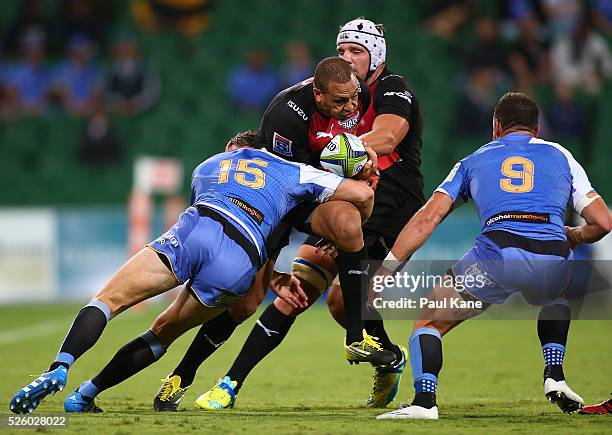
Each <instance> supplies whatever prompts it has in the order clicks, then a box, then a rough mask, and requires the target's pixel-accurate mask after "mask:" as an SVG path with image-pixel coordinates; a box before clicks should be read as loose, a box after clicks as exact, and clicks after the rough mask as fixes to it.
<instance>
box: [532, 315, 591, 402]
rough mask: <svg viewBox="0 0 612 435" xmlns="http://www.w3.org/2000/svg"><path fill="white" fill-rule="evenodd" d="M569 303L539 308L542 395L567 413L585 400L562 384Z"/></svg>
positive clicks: (568, 322)
mask: <svg viewBox="0 0 612 435" xmlns="http://www.w3.org/2000/svg"><path fill="white" fill-rule="evenodd" d="M570 319H571V311H570V307H569V305H568V304H564V303H554V304H551V305H547V306H544V307H542V309H541V310H540V313H539V315H538V338H539V339H540V344H541V345H542V353H543V355H544V394H545V395H546V397H547V398H548V400H550V401H551V402H553V403H556V404H557V405H558V406H559V408H560V409H561V410H562V411H563V412H566V413H571V412H574V411H577V410H578V409H579V408H580V406H581V405H583V404H584V400H582V397H580V396H579V395H578V394H576V393H575V392H574V391H572V389H571V388H570V387H569V386H568V385H567V383H566V382H565V374H564V373H563V357H564V356H565V347H566V344H567V335H568V332H569V327H570Z"/></svg>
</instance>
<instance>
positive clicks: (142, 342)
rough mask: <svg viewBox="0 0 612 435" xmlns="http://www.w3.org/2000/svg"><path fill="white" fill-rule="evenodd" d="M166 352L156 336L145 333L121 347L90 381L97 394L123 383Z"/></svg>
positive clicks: (149, 332)
mask: <svg viewBox="0 0 612 435" xmlns="http://www.w3.org/2000/svg"><path fill="white" fill-rule="evenodd" d="M165 352H166V349H165V348H164V347H163V346H162V345H161V343H160V342H159V340H158V339H157V336H156V335H155V334H154V333H153V332H151V331H147V332H145V333H144V334H141V335H140V336H138V337H136V338H135V339H134V340H132V341H130V342H129V343H128V344H126V345H125V346H123V347H122V348H121V349H119V351H118V352H117V353H116V354H115V356H114V357H113V359H112V360H111V361H110V362H109V363H108V364H107V365H106V367H104V368H103V369H102V371H101V372H100V373H98V374H97V375H96V376H94V377H93V378H92V379H91V382H92V383H93V384H94V385H95V386H96V387H97V388H98V390H99V391H98V393H99V392H102V391H104V390H106V389H108V388H111V387H114V386H115V385H117V384H119V383H121V382H123V381H125V380H126V379H127V378H129V377H130V376H133V375H135V374H136V373H138V372H139V371H141V370H143V369H144V368H146V367H148V366H150V365H151V364H153V363H154V362H155V361H157V360H158V359H160V358H161V357H162V355H163V354H164V353H165Z"/></svg>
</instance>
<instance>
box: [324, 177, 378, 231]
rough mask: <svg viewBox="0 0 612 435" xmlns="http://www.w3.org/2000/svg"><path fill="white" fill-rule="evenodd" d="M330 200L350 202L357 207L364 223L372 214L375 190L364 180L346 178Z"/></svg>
mask: <svg viewBox="0 0 612 435" xmlns="http://www.w3.org/2000/svg"><path fill="white" fill-rule="evenodd" d="M329 200H330V201H347V202H350V203H351V204H353V205H354V206H355V207H357V209H358V210H359V214H360V215H361V222H362V223H364V222H365V221H366V220H367V219H368V218H369V217H370V215H371V214H372V208H373V207H374V191H373V190H372V189H371V188H370V187H369V186H368V185H367V184H366V183H364V182H362V181H355V180H344V181H343V182H342V183H340V185H339V186H338V188H337V189H336V191H335V192H334V194H333V195H332V196H331V197H330V198H329Z"/></svg>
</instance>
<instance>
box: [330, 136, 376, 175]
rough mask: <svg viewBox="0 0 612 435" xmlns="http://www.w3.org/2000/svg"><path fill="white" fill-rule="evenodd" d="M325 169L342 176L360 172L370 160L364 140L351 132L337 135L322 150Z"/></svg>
mask: <svg viewBox="0 0 612 435" xmlns="http://www.w3.org/2000/svg"><path fill="white" fill-rule="evenodd" d="M320 160H321V166H323V169H325V170H327V171H329V172H332V173H334V174H336V175H339V176H341V177H347V178H352V177H354V176H355V175H357V174H359V172H361V170H362V169H363V168H364V166H365V165H366V163H367V161H368V153H367V152H366V150H365V147H364V146H363V142H361V140H360V139H359V138H358V137H357V136H355V135H352V134H350V133H340V134H338V135H336V136H335V137H334V138H333V139H332V140H331V141H330V142H329V143H328V144H327V145H326V146H325V148H323V151H321V158H320Z"/></svg>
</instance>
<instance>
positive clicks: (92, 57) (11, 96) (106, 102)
mask: <svg viewBox="0 0 612 435" xmlns="http://www.w3.org/2000/svg"><path fill="white" fill-rule="evenodd" d="M44 5H45V2H43V1H41V0H25V1H23V2H22V3H21V7H20V10H19V12H18V14H17V16H16V17H15V18H14V20H13V22H12V23H11V24H10V26H9V28H8V29H7V31H6V32H5V33H4V35H3V36H4V37H3V40H2V57H1V58H0V116H1V117H2V118H3V119H4V120H5V121H11V120H15V119H18V118H20V117H21V116H46V115H48V114H49V113H51V112H52V111H53V110H54V109H60V110H64V111H66V112H67V113H69V114H71V115H73V116H77V117H89V116H93V115H98V116H99V114H100V113H101V112H103V111H105V110H110V111H113V112H119V113H122V114H135V113H138V112H141V111H144V110H146V109H148V108H149V107H150V106H151V105H153V104H154V103H155V102H156V100H157V99H158V97H159V80H158V76H157V74H156V72H155V70H154V69H151V68H149V66H148V65H147V64H146V62H145V60H144V59H143V57H142V54H141V50H140V47H139V45H138V43H137V41H136V39H135V38H134V36H133V35H131V34H130V33H128V32H121V31H112V30H111V31H109V29H113V20H114V15H115V10H114V3H113V2H104V1H94V0H62V1H58V2H57V10H56V11H55V12H56V13H55V14H54V15H53V16H49V15H48V14H47V10H46V9H45V7H44Z"/></svg>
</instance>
